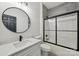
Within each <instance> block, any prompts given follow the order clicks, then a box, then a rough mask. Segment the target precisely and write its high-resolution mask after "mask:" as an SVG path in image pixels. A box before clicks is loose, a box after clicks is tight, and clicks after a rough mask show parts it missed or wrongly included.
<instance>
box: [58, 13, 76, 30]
mask: <svg viewBox="0 0 79 59" xmlns="http://www.w3.org/2000/svg"><path fill="white" fill-rule="evenodd" d="M57 30H71V31H73V30H74V31H77V13H73V14H70V15H65V16H60V17H57Z"/></svg>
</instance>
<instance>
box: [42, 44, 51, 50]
mask: <svg viewBox="0 0 79 59" xmlns="http://www.w3.org/2000/svg"><path fill="white" fill-rule="evenodd" d="M41 48H42V49H43V50H45V51H50V46H49V45H47V44H41Z"/></svg>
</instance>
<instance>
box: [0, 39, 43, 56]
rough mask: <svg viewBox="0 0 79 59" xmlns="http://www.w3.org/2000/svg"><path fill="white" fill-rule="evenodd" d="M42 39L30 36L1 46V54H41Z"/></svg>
mask: <svg viewBox="0 0 79 59" xmlns="http://www.w3.org/2000/svg"><path fill="white" fill-rule="evenodd" d="M40 43H41V40H38V39H34V38H28V39H26V40H23V41H22V42H19V41H17V42H13V43H9V44H5V45H1V46H0V56H40V55H41V50H40Z"/></svg>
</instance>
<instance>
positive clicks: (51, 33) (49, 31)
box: [45, 18, 56, 43]
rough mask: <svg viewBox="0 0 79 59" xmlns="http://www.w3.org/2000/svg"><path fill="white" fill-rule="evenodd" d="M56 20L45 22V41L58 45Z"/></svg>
mask: <svg viewBox="0 0 79 59" xmlns="http://www.w3.org/2000/svg"><path fill="white" fill-rule="evenodd" d="M55 23H56V20H55V18H52V19H47V20H45V41H47V42H51V43H56V41H55V32H56V30H55V27H56V26H55Z"/></svg>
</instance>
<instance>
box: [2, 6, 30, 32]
mask: <svg viewBox="0 0 79 59" xmlns="http://www.w3.org/2000/svg"><path fill="white" fill-rule="evenodd" d="M2 21H3V24H4V25H5V27H6V28H7V29H9V30H10V31H13V32H18V33H21V32H25V31H27V30H28V29H29V27H30V18H29V16H28V15H27V13H26V12H25V11H24V10H22V9H20V8H17V7H10V8H7V9H6V10H4V12H3V13H2Z"/></svg>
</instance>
